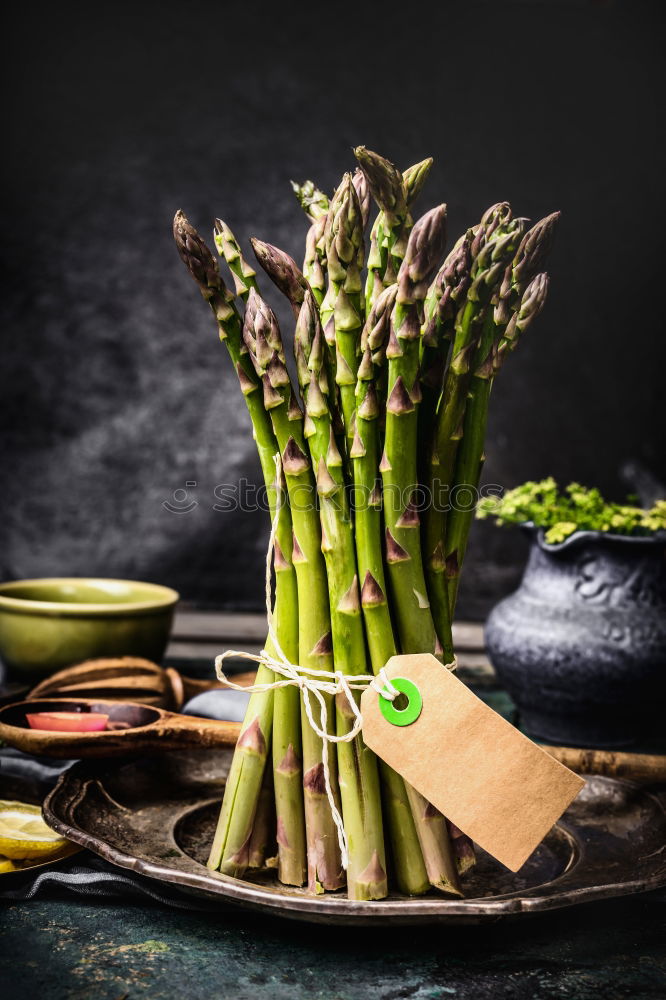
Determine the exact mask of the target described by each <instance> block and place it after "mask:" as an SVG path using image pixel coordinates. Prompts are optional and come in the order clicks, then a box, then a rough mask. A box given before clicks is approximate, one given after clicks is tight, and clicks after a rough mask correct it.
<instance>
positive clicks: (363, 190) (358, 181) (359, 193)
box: [352, 167, 372, 232]
mask: <svg viewBox="0 0 666 1000" xmlns="http://www.w3.org/2000/svg"><path fill="white" fill-rule="evenodd" d="M352 184H353V185H354V190H355V191H356V197H357V198H358V204H359V207H360V209H361V226H362V228H363V231H364V232H365V228H366V226H367V225H368V219H369V218H370V205H371V202H372V197H371V195H370V186H369V184H368V180H367V178H366V176H365V174H364V173H363V171H362V170H361V168H360V167H357V168H356V170H355V171H354V173H353V174H352Z"/></svg>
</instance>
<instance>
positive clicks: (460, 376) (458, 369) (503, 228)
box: [424, 202, 525, 636]
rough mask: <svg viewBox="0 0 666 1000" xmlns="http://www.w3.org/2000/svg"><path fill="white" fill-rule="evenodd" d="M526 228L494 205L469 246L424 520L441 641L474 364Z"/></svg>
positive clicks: (447, 620) (446, 626) (447, 619)
mask: <svg viewBox="0 0 666 1000" xmlns="http://www.w3.org/2000/svg"><path fill="white" fill-rule="evenodd" d="M524 222H525V220H523V219H512V215H511V207H510V206H509V205H508V203H507V202H501V203H499V204H497V205H493V206H492V207H491V208H490V209H488V211H487V212H486V213H485V214H484V216H483V217H482V219H481V223H480V225H479V226H478V227H477V229H476V232H475V234H474V238H473V240H472V243H471V246H470V255H471V258H472V262H471V270H470V279H471V283H470V285H469V288H468V291H467V296H466V299H465V300H464V301H463V302H462V303H461V305H460V307H459V309H458V312H457V315H456V320H455V332H454V336H453V346H452V349H451V360H450V363H449V367H448V371H447V374H446V380H445V383H444V388H443V391H442V396H441V401H440V405H439V409H438V416H437V421H436V428H435V440H434V444H433V447H432V451H431V455H430V497H431V503H430V506H429V507H428V510H427V511H426V515H425V519H424V520H425V524H424V547H425V559H426V573H427V580H428V594H429V597H430V601H431V604H432V610H433V616H434V619H435V623H436V627H437V630H438V632H439V634H440V636H441V635H442V634H445V635H449V634H450V629H451V613H450V601H449V595H448V584H447V575H448V574H452V573H454V572H455V568H454V567H452V566H451V565H450V564H448V565H447V562H446V556H445V551H444V549H445V538H446V523H447V516H448V510H449V509H450V508H451V506H452V505H453V503H454V502H455V493H454V490H453V487H454V485H455V484H454V481H453V478H454V470H455V458H456V452H457V449H458V443H459V441H460V438H461V434H462V428H463V418H464V414H465V406H466V404H467V394H468V388H469V384H470V380H471V378H472V361H473V358H474V354H475V351H476V347H477V343H478V341H479V338H480V336H481V331H482V328H483V320H484V316H485V312H486V309H487V307H488V304H489V302H490V299H491V298H492V294H493V291H494V289H495V286H496V285H497V283H498V281H499V278H500V276H501V275H502V274H503V272H504V268H505V267H506V263H507V260H511V258H512V256H513V254H514V252H515V248H516V244H517V242H518V241H519V239H520V237H521V236H522V234H523V232H524Z"/></svg>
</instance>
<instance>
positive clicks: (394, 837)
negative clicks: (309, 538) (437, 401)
mask: <svg viewBox="0 0 666 1000" xmlns="http://www.w3.org/2000/svg"><path fill="white" fill-rule="evenodd" d="M397 292H398V286H397V285H391V286H389V288H387V289H385V290H384V291H383V292H382V293H381V295H380V296H379V297H378V299H377V301H376V302H375V305H374V306H373V308H372V311H371V313H370V315H369V316H368V319H367V320H366V323H365V326H364V328H363V334H362V337H361V346H362V349H363V358H362V360H361V364H360V367H359V372H358V383H357V387H356V396H357V404H358V405H357V410H356V433H355V436H354V443H353V446H352V450H351V457H352V463H353V471H354V495H355V498H356V503H355V534H356V555H357V561H358V569H359V576H360V579H361V580H362V581H363V586H362V589H361V606H362V608H363V617H364V621H365V628H366V635H367V639H368V650H369V653H370V661H371V664H372V669H373V671H374V672H375V673H378V672H379V670H381V668H382V667H383V666H385V664H386V663H387V661H388V660H389V659H390V658H391V657H392V656H394V655H395V654H396V653H397V651H398V650H397V647H396V643H395V638H394V633H393V623H392V621H391V614H390V612H389V607H388V600H387V593H388V590H387V585H386V580H385V577H384V562H383V553H382V528H381V503H382V498H381V478H380V476H379V472H378V467H379V454H380V444H379V433H378V427H377V425H378V423H379V420H378V417H379V406H378V404H377V393H376V390H375V385H374V382H375V371H376V364H378V365H381V364H383V363H384V361H385V350H386V342H387V340H388V336H389V330H390V319H391V314H392V312H393V307H394V305H395V299H396V295H397ZM379 763H380V772H381V777H382V787H383V792H384V807H385V810H386V816H387V819H388V829H389V836H390V841H391V849H392V854H393V859H394V865H395V870H396V880H397V883H398V887H399V889H400V891H401V892H404V893H405V894H406V895H414V896H415V895H421V894H422V893H424V892H425V891H426V890H427V889H428V886H429V885H430V884H431V883H432V884H433V885H435V886H437V887H438V888H439V889H442V890H443V891H446V892H449V891H451V892H457V891H458V886H457V882H456V881H455V878H454V877H453V878H452V875H454V873H453V870H452V864H451V859H450V853H449V849H448V837H447V831H446V828H443V829H442V828H439V829H437V830H433V828H432V824H431V823H430V822H429V814H428V811H427V809H426V805H427V803H425V800H423V798H422V796H419V795H418V793H417V792H416V791H415V790H414V789H412V788H408V787H407V785H406V782H405V781H403V779H402V778H401V777H400V775H398V774H396V772H395V771H393V770H392V769H391V768H390V767H388V765H387V764H385V763H384V761H380V762H379ZM438 834H439V836H438Z"/></svg>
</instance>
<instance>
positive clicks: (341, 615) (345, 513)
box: [295, 293, 387, 899]
mask: <svg viewBox="0 0 666 1000" xmlns="http://www.w3.org/2000/svg"><path fill="white" fill-rule="evenodd" d="M295 348H296V361H297V369H298V374H299V381H300V382H301V385H302V387H303V395H304V398H305V412H306V425H305V435H306V438H307V442H308V447H309V450H310V454H311V456H312V462H313V465H314V467H315V469H316V472H317V491H318V493H319V503H320V515H321V525H322V549H323V552H324V557H325V559H326V569H327V575H328V590H329V600H330V606H331V626H332V633H333V655H334V662H335V668H336V670H340V671H342V673H344V674H361V673H366V653H365V638H364V633H363V622H362V619H361V604H360V597H359V583H358V571H357V567H356V553H355V549H354V532H353V527H352V521H351V513H350V510H349V505H348V501H347V495H346V491H345V485H346V484H345V476H344V470H343V463H342V457H341V455H340V452H339V451H338V449H337V446H336V442H335V436H334V433H333V424H332V420H331V413H330V410H329V404H328V384H327V379H326V372H325V367H324V356H325V350H326V345H325V341H324V334H323V330H322V326H321V323H320V320H319V313H318V310H317V304H316V302H315V299H314V297H313V296H312V294H311V293H307V294H306V296H305V299H304V301H303V306H302V308H301V312H300V315H299V317H298V322H297V324H296V336H295ZM355 694H357V693H355ZM357 700H358V699H357ZM336 710H337V712H336V714H337V734H338V736H342V735H345V734H346V733H348V732H349V730H350V729H351V727H352V725H353V723H354V714H353V712H352V710H351V707H350V706H349V704H348V702H347V701H346V699H345V698H344V697H343V696H339V697H338V699H337V704H336ZM338 773H339V780H340V792H341V797H342V812H343V818H344V826H345V833H346V836H347V842H348V844H349V866H348V869H347V895H348V896H349V898H350V899H382V898H383V897H384V896H385V895H386V893H387V882H386V858H385V853H384V839H383V828H382V814H381V802H380V791H379V775H378V770H377V760H376V757H375V755H374V754H373V753H372V752H371V751H370V750H368V748H367V747H366V746H365V744H364V742H363V740H362V737H361V736H357V737H356V738H355V739H354V740H353V741H352V742H341V743H339V744H338Z"/></svg>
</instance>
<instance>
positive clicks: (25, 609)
mask: <svg viewBox="0 0 666 1000" xmlns="http://www.w3.org/2000/svg"><path fill="white" fill-rule="evenodd" d="M178 597H179V595H178V594H177V593H176V591H175V590H171V589H170V588H169V587H160V586H159V585H158V584H156V583H141V582H139V581H138V580H95V579H88V578H87V577H86V578H83V577H81V578H77V577H72V578H65V577H63V578H53V579H44V580H15V581H14V582H12V583H3V584H0V656H1V657H2V660H3V661H4V663H5V665H6V666H7V668H8V670H9V673H10V676H11V677H13V678H14V679H18V678H19V677H21V678H23V677H25V678H31V679H33V678H34V679H37V678H39V677H45V676H47V675H48V674H50V673H53V671H55V670H60V669H62V668H63V667H68V666H71V665H72V664H73V663H80V662H81V661H82V660H89V659H94V658H95V657H100V656H143V657H145V658H146V659H148V660H154V661H155V662H157V663H159V662H160V660H161V658H162V656H163V654H164V650H165V649H166V644H167V642H168V639H169V632H170V630H171V622H172V619H173V613H174V608H175V606H176V603H177V602H178Z"/></svg>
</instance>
